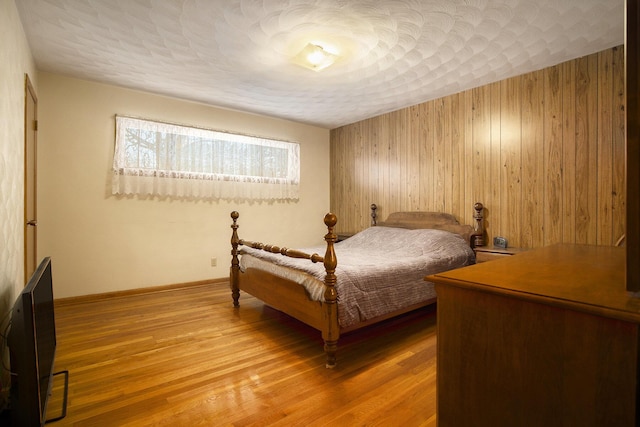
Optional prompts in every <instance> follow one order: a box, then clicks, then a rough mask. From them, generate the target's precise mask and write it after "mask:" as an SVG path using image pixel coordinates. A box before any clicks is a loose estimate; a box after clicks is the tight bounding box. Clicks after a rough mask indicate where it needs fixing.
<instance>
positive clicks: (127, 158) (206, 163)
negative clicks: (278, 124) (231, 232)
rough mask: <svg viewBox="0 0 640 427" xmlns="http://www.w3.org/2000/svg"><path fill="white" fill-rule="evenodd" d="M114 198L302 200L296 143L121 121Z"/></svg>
mask: <svg viewBox="0 0 640 427" xmlns="http://www.w3.org/2000/svg"><path fill="white" fill-rule="evenodd" d="M112 172H113V179H112V192H113V194H140V195H157V196H172V197H186V198H205V199H227V200H298V190H299V184H300V146H299V145H298V144H295V143H291V142H285V141H277V140H272V139H266V138H257V137H252V136H246V135H238V134H231V133H225V132H219V131H213V130H208V129H199V128H192V127H187V126H179V125H175V124H169V123H162V122H155V121H150V120H142V119H136V118H131V117H124V116H116V146H115V153H114V158H113V171H112Z"/></svg>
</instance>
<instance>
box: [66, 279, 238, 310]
mask: <svg viewBox="0 0 640 427" xmlns="http://www.w3.org/2000/svg"><path fill="white" fill-rule="evenodd" d="M220 283H229V278H228V277H222V278H219V279H210V280H199V281H197V282H187V283H174V284H171V285H161V286H150V287H147V288H136V289H127V290H123V291H113V292H105V293H100V294H90V295H80V296H77V297H67V298H56V300H55V305H56V306H67V305H74V304H86V303H88V302H94V301H101V300H105V299H112V298H122V297H127V296H132V295H140V294H149V293H154V292H167V291H174V290H176V289H183V288H190V287H195V286H205V285H214V284H220Z"/></svg>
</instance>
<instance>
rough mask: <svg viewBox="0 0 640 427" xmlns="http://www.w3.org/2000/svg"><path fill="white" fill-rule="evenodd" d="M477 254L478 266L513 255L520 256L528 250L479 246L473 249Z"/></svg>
mask: <svg viewBox="0 0 640 427" xmlns="http://www.w3.org/2000/svg"><path fill="white" fill-rule="evenodd" d="M473 250H474V251H475V253H476V264H478V263H481V262H486V261H494V260H496V259H501V258H504V257H508V256H511V255H515V254H519V253H521V252H524V251H526V250H527V249H522V248H495V247H491V246H478V247H477V248H474V249H473Z"/></svg>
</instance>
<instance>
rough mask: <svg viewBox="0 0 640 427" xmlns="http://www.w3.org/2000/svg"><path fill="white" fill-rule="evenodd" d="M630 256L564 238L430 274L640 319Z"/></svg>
mask: <svg viewBox="0 0 640 427" xmlns="http://www.w3.org/2000/svg"><path fill="white" fill-rule="evenodd" d="M625 256H626V254H625V249H624V248H620V247H611V246H590V245H566V244H561V245H553V246H547V247H544V248H540V249H534V250H530V251H526V252H522V253H519V254H517V255H514V256H510V257H505V258H504V259H498V260H496V261H491V262H486V263H481V264H476V265H472V266H469V267H465V268H460V269H457V270H451V271H448V272H444V273H439V274H435V275H432V276H427V277H426V280H428V281H430V282H434V283H436V284H437V285H450V286H457V287H462V288H467V289H474V290H478V291H483V292H490V293H496V294H502V295H505V296H510V297H516V298H522V299H526V300H530V301H532V302H538V303H544V304H549V305H554V306H561V307H564V308H571V309H574V310H579V311H584V312H588V313H592V314H597V315H601V316H607V317H611V318H616V319H620V320H626V321H632V322H637V323H640V296H638V295H635V294H632V293H630V292H627V290H626V286H625V265H626V264H625Z"/></svg>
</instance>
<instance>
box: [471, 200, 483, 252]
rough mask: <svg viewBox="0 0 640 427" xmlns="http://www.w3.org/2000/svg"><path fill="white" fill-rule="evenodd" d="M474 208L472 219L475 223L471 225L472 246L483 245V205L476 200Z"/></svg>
mask: <svg viewBox="0 0 640 427" xmlns="http://www.w3.org/2000/svg"><path fill="white" fill-rule="evenodd" d="M473 209H474V210H475V212H474V214H473V219H474V220H475V223H474V225H473V247H477V246H484V214H483V210H484V205H483V204H482V203H480V202H476V204H475V205H473Z"/></svg>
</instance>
